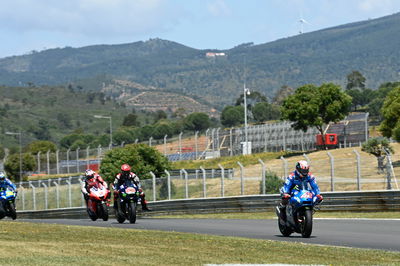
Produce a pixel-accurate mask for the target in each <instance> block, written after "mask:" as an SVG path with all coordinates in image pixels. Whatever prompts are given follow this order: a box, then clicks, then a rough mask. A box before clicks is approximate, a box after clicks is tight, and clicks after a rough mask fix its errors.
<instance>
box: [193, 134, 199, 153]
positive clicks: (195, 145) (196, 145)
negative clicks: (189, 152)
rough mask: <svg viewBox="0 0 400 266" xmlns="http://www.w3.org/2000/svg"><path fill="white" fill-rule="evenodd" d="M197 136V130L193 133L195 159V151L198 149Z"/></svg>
mask: <svg viewBox="0 0 400 266" xmlns="http://www.w3.org/2000/svg"><path fill="white" fill-rule="evenodd" d="M198 136H199V131H196V132H195V133H194V149H195V157H194V158H195V160H197V153H198V151H199V147H198Z"/></svg>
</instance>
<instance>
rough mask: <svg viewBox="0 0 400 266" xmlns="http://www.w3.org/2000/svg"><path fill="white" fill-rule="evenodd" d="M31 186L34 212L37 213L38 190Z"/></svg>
mask: <svg viewBox="0 0 400 266" xmlns="http://www.w3.org/2000/svg"><path fill="white" fill-rule="evenodd" d="M29 186H30V187H31V188H32V200H33V210H34V211H36V188H35V186H34V185H32V184H31V183H29Z"/></svg>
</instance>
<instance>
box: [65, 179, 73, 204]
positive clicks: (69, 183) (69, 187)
mask: <svg viewBox="0 0 400 266" xmlns="http://www.w3.org/2000/svg"><path fill="white" fill-rule="evenodd" d="M65 183H67V184H68V206H69V207H70V208H71V207H72V191H71V177H69V180H65Z"/></svg>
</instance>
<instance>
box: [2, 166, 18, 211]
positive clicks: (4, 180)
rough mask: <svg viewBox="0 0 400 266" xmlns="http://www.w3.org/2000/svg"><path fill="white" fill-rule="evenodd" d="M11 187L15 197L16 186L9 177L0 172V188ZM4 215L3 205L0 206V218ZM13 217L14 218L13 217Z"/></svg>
mask: <svg viewBox="0 0 400 266" xmlns="http://www.w3.org/2000/svg"><path fill="white" fill-rule="evenodd" d="M8 187H9V188H11V190H13V191H14V192H15V197H17V193H18V191H17V187H16V186H15V185H14V183H13V182H11V180H10V179H8V178H7V177H6V175H5V174H4V173H3V172H0V190H6V189H7V188H8ZM0 204H1V202H0ZM4 216H6V211H5V209H4V208H3V207H1V208H0V219H1V218H3V217H4ZM13 219H14V218H13Z"/></svg>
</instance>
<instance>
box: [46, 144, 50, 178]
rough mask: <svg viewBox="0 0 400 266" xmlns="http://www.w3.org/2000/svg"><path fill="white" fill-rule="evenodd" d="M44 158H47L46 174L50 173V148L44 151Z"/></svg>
mask: <svg viewBox="0 0 400 266" xmlns="http://www.w3.org/2000/svg"><path fill="white" fill-rule="evenodd" d="M46 159H47V174H48V175H49V174H50V150H48V151H47V152H46Z"/></svg>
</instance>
